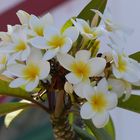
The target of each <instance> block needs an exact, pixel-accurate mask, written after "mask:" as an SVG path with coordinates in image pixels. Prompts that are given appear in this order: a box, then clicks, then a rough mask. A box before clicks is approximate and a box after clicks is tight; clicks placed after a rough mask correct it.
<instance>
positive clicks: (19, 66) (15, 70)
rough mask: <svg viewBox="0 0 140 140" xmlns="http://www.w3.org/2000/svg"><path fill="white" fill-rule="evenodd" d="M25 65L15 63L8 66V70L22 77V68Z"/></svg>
mask: <svg viewBox="0 0 140 140" xmlns="http://www.w3.org/2000/svg"><path fill="white" fill-rule="evenodd" d="M24 68H25V65H22V64H15V65H11V66H9V67H8V71H9V72H10V73H11V74H13V75H14V76H17V77H23V69H24Z"/></svg>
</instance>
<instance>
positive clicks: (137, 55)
mask: <svg viewBox="0 0 140 140" xmlns="http://www.w3.org/2000/svg"><path fill="white" fill-rule="evenodd" d="M129 57H130V58H132V59H134V60H136V61H138V62H140V52H136V53H134V54H131V55H130V56H129Z"/></svg>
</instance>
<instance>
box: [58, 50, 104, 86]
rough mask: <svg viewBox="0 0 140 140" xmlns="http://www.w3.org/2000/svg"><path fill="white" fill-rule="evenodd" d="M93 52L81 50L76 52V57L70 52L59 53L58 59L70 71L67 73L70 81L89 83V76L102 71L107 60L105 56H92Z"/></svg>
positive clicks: (73, 82)
mask: <svg viewBox="0 0 140 140" xmlns="http://www.w3.org/2000/svg"><path fill="white" fill-rule="evenodd" d="M90 56H91V53H90V51H87V50H80V51H78V52H77V53H76V55H75V58H74V57H72V56H71V55H69V54H59V55H58V57H57V58H58V61H59V62H60V64H61V65H62V66H63V67H64V68H65V69H67V70H68V71H70V73H69V74H67V75H66V79H67V80H68V82H70V83H72V84H78V83H80V82H86V83H89V77H92V76H97V75H98V74H100V73H102V72H103V70H104V68H105V66H106V61H105V59H103V58H90Z"/></svg>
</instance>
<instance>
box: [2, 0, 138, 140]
mask: <svg viewBox="0 0 140 140" xmlns="http://www.w3.org/2000/svg"><path fill="white" fill-rule="evenodd" d="M89 1H90V0H0V31H6V25H7V24H11V25H14V24H16V23H19V21H18V18H17V17H16V12H17V11H18V10H19V9H22V10H25V11H27V12H28V13H32V14H35V15H37V16H42V15H44V14H45V13H47V12H48V11H49V12H50V13H51V14H52V15H53V16H54V18H55V22H56V25H57V26H58V27H59V26H60V25H62V24H63V23H65V21H66V20H67V19H69V18H70V17H72V16H76V15H77V14H78V13H79V12H80V11H81V9H82V8H83V7H84V6H85V5H86V4H87V3H88V2H89ZM108 7H109V8H110V9H111V11H112V16H113V17H114V19H115V21H117V23H120V24H122V25H124V26H127V27H130V28H132V29H133V30H134V33H133V34H132V35H130V36H129V37H128V41H127V43H126V44H125V46H126V51H127V52H128V53H129V54H131V53H134V52H136V51H138V50H140V14H139V13H140V1H139V0H133V1H132V0H129V1H128V0H117V1H115V0H108ZM134 94H140V93H138V91H134ZM9 100H12V99H11V98H2V99H0V101H1V102H2V101H9ZM111 115H112V117H113V121H114V123H115V128H116V140H136V139H137V140H138V139H140V133H139V131H140V115H139V114H136V113H132V112H129V111H126V110H122V109H119V108H117V109H115V110H114V111H112V112H111ZM33 135H34V138H33V137H32V136H33ZM31 137H32V139H34V140H53V136H52V132H51V125H50V123H49V122H48V117H46V115H45V114H44V112H42V111H41V110H28V111H27V112H25V113H24V115H23V116H22V115H21V116H20V117H19V119H18V120H17V121H14V122H13V123H12V125H11V127H10V128H8V129H6V128H5V127H4V126H3V125H2V118H1V122H0V140H31Z"/></svg>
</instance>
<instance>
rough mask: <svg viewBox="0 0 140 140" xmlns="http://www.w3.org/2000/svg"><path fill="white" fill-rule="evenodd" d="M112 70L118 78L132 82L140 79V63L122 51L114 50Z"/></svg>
mask: <svg viewBox="0 0 140 140" xmlns="http://www.w3.org/2000/svg"><path fill="white" fill-rule="evenodd" d="M113 60H114V61H113V63H112V71H113V74H114V76H115V77H116V78H119V79H124V80H126V81H128V82H130V83H135V82H137V81H139V80H140V64H139V63H138V62H137V61H135V60H133V59H131V58H129V57H128V56H127V55H125V54H122V53H117V52H115V51H114V52H113Z"/></svg>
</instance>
